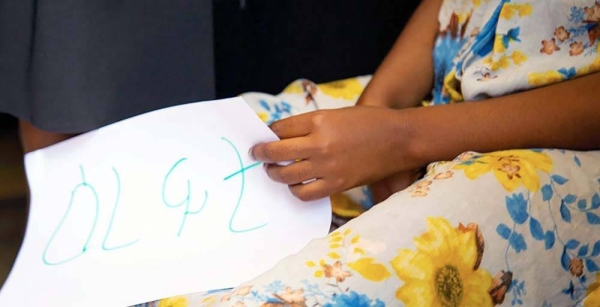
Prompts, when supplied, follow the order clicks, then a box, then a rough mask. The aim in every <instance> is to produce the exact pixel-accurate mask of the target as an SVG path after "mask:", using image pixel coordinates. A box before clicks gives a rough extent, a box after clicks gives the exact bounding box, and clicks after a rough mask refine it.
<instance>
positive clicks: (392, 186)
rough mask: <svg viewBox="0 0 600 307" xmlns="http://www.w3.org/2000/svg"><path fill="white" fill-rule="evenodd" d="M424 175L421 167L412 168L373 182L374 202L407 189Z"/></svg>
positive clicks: (372, 193) (376, 202) (371, 186)
mask: <svg viewBox="0 0 600 307" xmlns="http://www.w3.org/2000/svg"><path fill="white" fill-rule="evenodd" d="M422 175H423V172H422V171H421V169H411V170H406V171H401V172H399V173H396V174H393V175H391V176H388V177H385V178H383V179H381V180H379V181H376V182H373V183H371V184H370V185H369V187H370V189H371V195H372V196H373V203H374V204H378V203H380V202H382V201H384V200H386V199H388V197H390V196H392V194H394V193H396V192H399V191H402V190H404V189H406V188H407V187H409V186H410V185H411V184H413V183H414V182H415V181H417V180H418V179H419V178H420V177H421V176H422Z"/></svg>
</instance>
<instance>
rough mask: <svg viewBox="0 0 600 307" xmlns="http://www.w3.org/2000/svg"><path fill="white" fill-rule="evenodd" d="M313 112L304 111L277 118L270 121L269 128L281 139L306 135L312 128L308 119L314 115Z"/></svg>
mask: <svg viewBox="0 0 600 307" xmlns="http://www.w3.org/2000/svg"><path fill="white" fill-rule="evenodd" d="M314 113H315V112H310V113H304V114H300V115H296V116H292V117H288V118H284V119H282V120H278V121H276V122H274V123H272V124H271V126H270V128H271V130H273V132H275V134H277V136H278V137H279V138H281V139H288V138H294V137H300V136H305V135H308V134H309V133H310V130H311V128H312V125H311V123H310V119H311V118H312V116H314Z"/></svg>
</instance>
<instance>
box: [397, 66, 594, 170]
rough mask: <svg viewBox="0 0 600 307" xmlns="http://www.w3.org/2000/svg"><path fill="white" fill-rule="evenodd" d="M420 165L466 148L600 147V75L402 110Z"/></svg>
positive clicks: (414, 157) (403, 143) (408, 141)
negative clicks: (491, 95)
mask: <svg viewBox="0 0 600 307" xmlns="http://www.w3.org/2000/svg"><path fill="white" fill-rule="evenodd" d="M397 115H398V117H399V118H401V119H400V120H404V121H407V124H406V127H409V130H410V132H408V131H406V132H405V133H408V134H410V137H409V138H406V139H404V140H403V141H400V142H398V143H397V144H396V145H395V146H400V147H405V146H407V145H408V146H409V147H410V148H411V149H410V152H411V156H412V157H411V160H412V161H414V162H415V163H416V164H417V165H423V164H426V163H430V162H432V161H439V160H447V159H452V158H454V157H455V156H456V155H458V154H460V153H462V152H464V151H467V150H473V151H480V152H489V151H496V150H505V149H514V148H561V149H572V150H597V149H600V73H593V74H591V75H587V76H584V77H579V78H576V79H573V80H570V81H566V82H561V83H558V84H555V85H550V86H546V87H542V88H538V89H533V90H530V91H525V92H520V93H516V94H511V95H507V96H502V97H498V98H491V99H487V100H485V101H481V102H466V103H462V104H455V105H448V106H439V107H429V108H420V109H418V110H417V109H411V110H406V111H405V112H398V114H397Z"/></svg>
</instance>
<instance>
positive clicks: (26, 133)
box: [19, 120, 75, 153]
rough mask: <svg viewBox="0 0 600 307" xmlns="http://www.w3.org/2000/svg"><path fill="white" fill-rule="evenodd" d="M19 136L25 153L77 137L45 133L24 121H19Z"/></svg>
mask: <svg viewBox="0 0 600 307" xmlns="http://www.w3.org/2000/svg"><path fill="white" fill-rule="evenodd" d="M19 134H20V137H21V146H22V147H23V152H24V153H28V152H32V151H35V150H38V149H42V148H44V147H48V146H50V145H54V144H56V143H59V142H62V141H64V140H66V139H69V138H71V137H73V136H75V135H74V134H62V133H54V132H48V131H44V130H41V129H38V128H36V127H34V126H33V125H31V124H30V123H29V122H27V121H24V120H20V121H19Z"/></svg>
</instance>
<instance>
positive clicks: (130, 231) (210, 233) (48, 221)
mask: <svg viewBox="0 0 600 307" xmlns="http://www.w3.org/2000/svg"><path fill="white" fill-rule="evenodd" d="M274 140H277V137H276V136H275V135H274V134H273V133H272V132H271V131H270V130H269V129H268V128H267V127H266V126H265V125H264V124H263V123H262V122H260V120H259V119H258V117H257V116H256V115H255V114H254V113H253V112H252V110H251V109H250V108H249V107H248V106H247V105H246V104H245V102H244V101H243V99H241V98H234V99H228V100H222V101H215V102H203V103H193V104H187V105H182V106H177V107H172V108H168V109H163V110H159V111H154V112H151V113H148V114H144V115H141V116H137V117H134V118H131V119H128V120H125V121H122V122H119V123H116V124H113V125H110V126H107V127H104V128H101V129H99V130H97V131H93V132H90V133H87V134H85V135H82V136H79V137H76V138H74V139H71V140H68V141H66V142H63V143H60V144H57V145H55V146H52V147H49V148H46V149H43V150H39V151H36V152H33V153H30V154H28V155H27V156H26V158H25V162H26V171H27V176H28V180H29V184H30V189H31V210H30V215H29V220H28V227H27V231H26V235H25V240H24V243H23V246H22V248H21V251H20V252H19V256H18V258H17V261H16V263H15V266H14V267H13V270H12V272H11V274H10V276H9V279H8V280H7V283H6V285H5V286H4V288H2V292H0V306H105V305H106V304H109V305H111V306H112V305H114V306H126V305H132V304H136V303H140V302H145V301H150V300H154V299H159V298H163V297H168V296H173V295H178V294H183V293H190V292H198V291H203V290H211V289H218V288H227V287H233V286H236V285H237V284H239V283H241V282H243V281H245V280H248V279H250V278H252V277H254V276H256V275H258V274H260V273H262V272H263V271H265V270H267V269H269V268H271V267H272V266H273V265H275V264H276V263H277V262H278V261H279V260H280V259H282V258H283V257H285V256H287V255H290V254H293V253H295V252H298V251H299V250H300V249H301V248H302V247H303V246H304V245H306V244H307V243H308V242H309V241H310V240H311V239H313V238H316V237H320V236H323V235H325V234H326V233H327V231H328V228H329V223H330V218H331V213H330V207H329V202H328V200H326V199H323V200H318V201H315V202H312V203H303V202H302V201H300V200H298V199H296V198H294V197H293V196H292V195H291V193H290V192H289V190H288V188H287V187H286V186H285V185H281V184H277V183H274V182H272V181H271V180H269V178H268V177H267V175H266V174H265V172H264V171H263V169H262V167H260V165H261V164H260V163H258V162H254V161H251V160H250V158H249V157H247V152H248V150H249V149H250V147H251V146H252V145H254V144H257V143H261V142H269V141H274Z"/></svg>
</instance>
